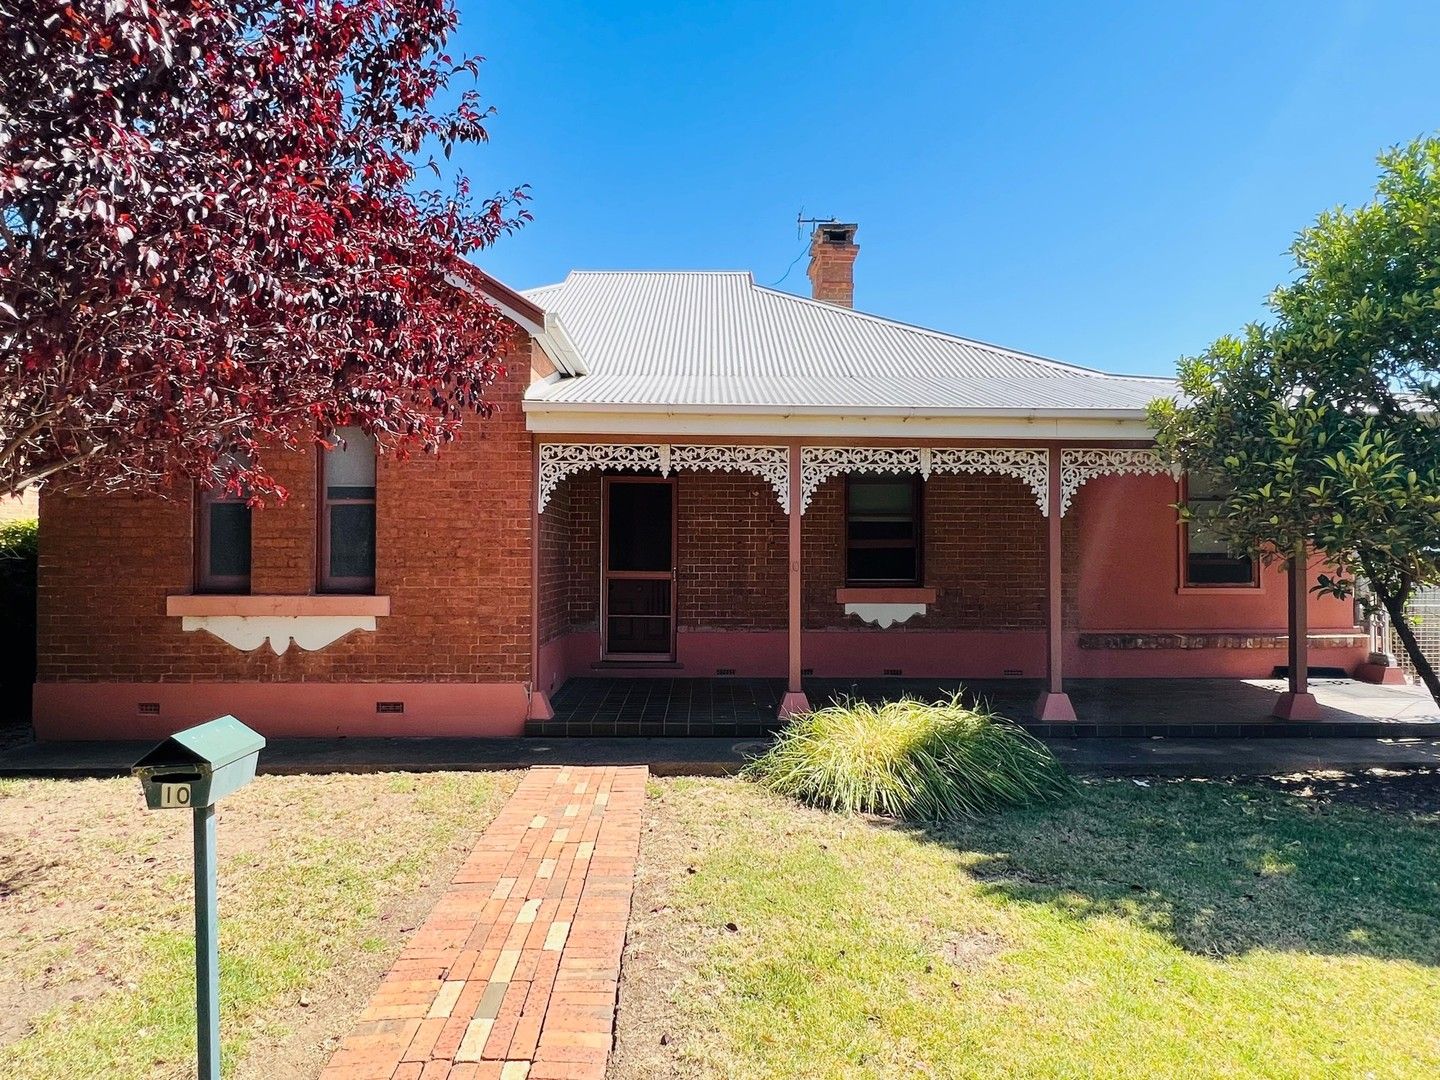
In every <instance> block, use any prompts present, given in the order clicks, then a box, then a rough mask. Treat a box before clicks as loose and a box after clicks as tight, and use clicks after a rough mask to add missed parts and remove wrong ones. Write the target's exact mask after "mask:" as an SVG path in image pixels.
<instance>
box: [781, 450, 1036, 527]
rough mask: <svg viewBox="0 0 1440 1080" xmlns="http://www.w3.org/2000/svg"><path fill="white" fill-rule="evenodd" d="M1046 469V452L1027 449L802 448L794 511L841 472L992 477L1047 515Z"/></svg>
mask: <svg viewBox="0 0 1440 1080" xmlns="http://www.w3.org/2000/svg"><path fill="white" fill-rule="evenodd" d="M1049 470H1050V465H1049V457H1048V456H1047V452H1046V451H1045V450H1044V449H1042V448H1040V447H1032V446H980V447H975V446H955V447H942V448H940V449H935V450H932V449H930V448H929V447H924V446H920V447H908V446H907V447H896V446H807V447H805V448H804V449H802V450H801V451H800V512H801V513H802V514H803V513H804V512H805V511H806V510H807V509H809V507H810V500H811V498H812V497H813V496H814V494H815V491H816V490H817V489H818V488H819V487H820V485H821V484H823V483H824V482H825V481H826V480H828V479H830V477H832V476H836V475H839V474H841V473H847V472H895V473H919V474H920V475H921V476H922V477H924V478H925V479H926V480H928V479H930V475H931V474H932V473H941V472H951V473H997V474H999V475H1001V476H1013V477H1015V478H1017V479H1019V480H1023V481H1024V482H1025V483H1026V484H1027V485H1029V487H1030V490H1031V492H1032V493H1033V494H1034V496H1035V503H1036V505H1037V506H1039V507H1040V512H1041V513H1042V514H1044V515H1046V516H1048V515H1049V513H1050V471H1049Z"/></svg>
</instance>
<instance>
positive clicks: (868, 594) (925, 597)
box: [835, 588, 936, 604]
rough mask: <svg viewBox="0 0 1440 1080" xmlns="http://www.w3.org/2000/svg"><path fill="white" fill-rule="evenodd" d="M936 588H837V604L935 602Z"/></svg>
mask: <svg viewBox="0 0 1440 1080" xmlns="http://www.w3.org/2000/svg"><path fill="white" fill-rule="evenodd" d="M935 595H936V593H935V590H934V589H903V588H902V589H887V588H876V589H856V588H850V589H836V590H835V602H836V603H837V604H933V603H935Z"/></svg>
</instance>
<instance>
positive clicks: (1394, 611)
mask: <svg viewBox="0 0 1440 1080" xmlns="http://www.w3.org/2000/svg"><path fill="white" fill-rule="evenodd" d="M1370 587H1371V588H1372V589H1374V590H1375V595H1376V596H1378V597H1379V598H1380V603H1381V604H1383V605H1384V606H1385V610H1386V611H1387V612H1388V613H1389V615H1390V625H1391V626H1393V627H1395V633H1396V634H1397V635H1398V636H1399V638H1400V644H1402V645H1404V646H1405V655H1406V656H1408V657H1409V658H1410V662H1411V663H1412V664H1414V665H1415V671H1416V672H1417V673H1418V674H1419V675H1420V681H1421V682H1423V683H1424V684H1425V689H1426V690H1429V691H1430V696H1431V697H1432V698H1434V699H1435V703H1436V704H1437V705H1440V676H1437V675H1436V674H1435V668H1434V667H1433V666H1432V665H1431V663H1430V659H1429V657H1427V656H1426V655H1425V654H1424V653H1423V652H1421V651H1420V642H1419V641H1417V640H1416V638H1415V631H1414V630H1413V629H1411V627H1410V624H1409V623H1408V622H1407V621H1406V620H1405V601H1404V600H1403V599H1402V598H1401V597H1398V596H1392V595H1391V594H1390V593H1389V592H1388V591H1387V590H1385V589H1383V588H1381V587H1380V586H1379V585H1378V584H1376V583H1375V582H1374V581H1372V582H1370Z"/></svg>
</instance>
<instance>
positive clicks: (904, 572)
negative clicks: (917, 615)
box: [845, 473, 921, 586]
mask: <svg viewBox="0 0 1440 1080" xmlns="http://www.w3.org/2000/svg"><path fill="white" fill-rule="evenodd" d="M920 553H921V539H920V479H919V478H918V477H914V476H903V477H893V476H885V475H883V474H876V473H852V474H851V475H849V476H848V477H847V478H846V486H845V581H846V584H849V585H858V586H865V585H897V586H905V585H919V584H920V578H921V565H920V564H921V558H920Z"/></svg>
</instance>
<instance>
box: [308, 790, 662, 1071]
mask: <svg viewBox="0 0 1440 1080" xmlns="http://www.w3.org/2000/svg"><path fill="white" fill-rule="evenodd" d="M646 774H647V770H646V769H645V767H644V766H623V767H618V768H616V767H608V768H574V767H537V768H533V769H531V770H530V772H529V773H528V774H527V775H526V777H525V779H524V781H522V782H521V784H520V787H519V789H518V790H516V792H515V794H514V795H513V796H511V798H510V801H509V802H508V803H506V805H505V808H504V809H503V810H502V811H501V812H500V816H499V817H497V818H496V819H495V820H494V822H492V823H491V825H490V827H489V828H488V829H486V830H485V834H484V835H483V836H482V837H481V838H480V840H479V842H477V843H476V845H475V849H474V851H472V852H471V853H470V857H469V858H468V859H467V860H466V861H465V864H464V865H463V866H462V867H461V868H460V870H459V872H458V873H456V875H455V880H454V882H453V883H452V884H451V886H450V889H449V891H447V892H446V893H445V895H444V896H442V897H441V898H440V900H439V902H438V903H436V905H435V908H434V910H433V911H432V912H431V913H430V918H429V919H428V920H427V921H426V923H425V925H424V926H422V927H421V928H420V929H419V930H418V931H416V933H415V936H414V937H413V938H411V940H410V942H409V944H408V945H407V946H406V948H405V951H404V952H403V953H401V955H400V958H399V959H398V960H397V961H396V962H395V966H394V967H393V968H391V970H390V973H389V974H388V975H386V976H385V979H384V980H383V981H382V982H381V984H380V989H379V990H378V991H376V993H375V996H374V997H372V998H371V999H370V1003H369V1005H367V1006H366V1008H365V1011H364V1012H362V1013H361V1014H360V1019H359V1021H358V1023H356V1025H355V1027H354V1028H353V1029H352V1030H351V1032H350V1034H349V1035H347V1036H346V1037H345V1039H344V1040H343V1041H342V1042H341V1044H340V1046H339V1048H338V1049H337V1050H336V1051H335V1054H334V1056H333V1057H332V1058H331V1059H330V1063H329V1065H328V1066H326V1068H325V1070H324V1072H322V1073H321V1076H322V1078H323V1080H412V1078H423V1080H435V1078H439V1077H449V1078H454V1080H459V1078H462V1077H463V1078H475V1080H479V1078H482V1077H485V1078H496V1080H522V1078H527V1077H528V1078H533V1080H591V1078H593V1080H601V1078H603V1077H604V1075H605V1064H606V1061H607V1060H608V1058H609V1055H610V1046H611V1042H612V1040H613V1034H614V1024H615V996H616V990H617V987H618V986H619V981H620V954H621V952H622V951H623V949H624V947H625V928H626V925H627V923H628V922H629V918H630V899H631V894H632V892H633V890H634V884H635V859H636V856H637V854H638V853H639V848H640V815H641V811H642V809H643V803H644V800H645V778H646Z"/></svg>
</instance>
